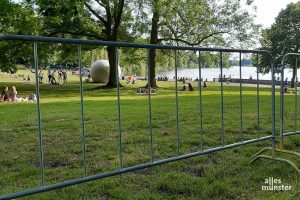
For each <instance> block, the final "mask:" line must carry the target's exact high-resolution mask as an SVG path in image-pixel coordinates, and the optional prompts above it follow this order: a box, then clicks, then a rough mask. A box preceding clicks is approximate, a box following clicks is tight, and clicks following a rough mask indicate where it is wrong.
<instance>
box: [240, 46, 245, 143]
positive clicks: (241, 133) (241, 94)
mask: <svg viewBox="0 0 300 200" xmlns="http://www.w3.org/2000/svg"><path fill="white" fill-rule="evenodd" d="M239 54H240V55H239V59H240V62H239V64H240V138H241V142H243V140H244V138H243V90H242V53H241V52H240V53H239Z"/></svg>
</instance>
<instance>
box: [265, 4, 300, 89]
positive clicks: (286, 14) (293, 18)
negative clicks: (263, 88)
mask: <svg viewBox="0 0 300 200" xmlns="http://www.w3.org/2000/svg"><path fill="white" fill-rule="evenodd" d="M260 43H261V46H262V49H264V50H267V51H269V52H270V53H271V54H272V55H273V56H274V58H275V67H279V64H280V62H281V59H282V56H284V55H285V54H286V53H298V52H299V51H300V49H299V47H300V2H297V3H290V4H288V6H287V7H286V8H285V9H283V10H281V12H280V13H279V14H278V16H277V17H276V20H275V23H274V24H273V25H272V26H271V28H268V29H265V30H263V31H262V39H261V40H260ZM293 62H294V60H288V63H289V64H291V65H293V66H295V65H294V63H293ZM262 63H263V64H266V63H268V61H266V60H265V59H264V58H262ZM266 66H267V65H266ZM269 69H270V67H266V68H264V70H265V71H268V70H269ZM295 72H296V69H295V68H294V70H293V80H292V83H294V79H295V74H296V73H295ZM292 86H293V85H292Z"/></svg>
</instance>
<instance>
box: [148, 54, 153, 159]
mask: <svg viewBox="0 0 300 200" xmlns="http://www.w3.org/2000/svg"><path fill="white" fill-rule="evenodd" d="M147 54H148V55H147V56H148V59H147V63H148V64H147V67H148V107H149V131H150V157H151V162H153V137H152V105H151V82H150V49H148V52H147Z"/></svg>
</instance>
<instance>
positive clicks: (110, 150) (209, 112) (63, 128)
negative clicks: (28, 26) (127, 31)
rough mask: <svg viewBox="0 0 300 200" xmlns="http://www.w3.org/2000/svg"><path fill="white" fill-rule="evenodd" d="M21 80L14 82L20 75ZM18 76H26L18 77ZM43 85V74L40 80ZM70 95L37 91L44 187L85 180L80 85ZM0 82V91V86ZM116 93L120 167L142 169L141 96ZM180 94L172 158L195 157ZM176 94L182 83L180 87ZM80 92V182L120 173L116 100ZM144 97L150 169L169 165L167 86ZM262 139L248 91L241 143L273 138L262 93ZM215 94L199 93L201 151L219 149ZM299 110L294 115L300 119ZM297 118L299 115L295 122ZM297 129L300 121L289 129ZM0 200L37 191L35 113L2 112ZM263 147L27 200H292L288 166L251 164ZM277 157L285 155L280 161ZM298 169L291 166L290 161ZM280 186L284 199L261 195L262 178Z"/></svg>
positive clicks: (252, 90) (231, 132)
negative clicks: (275, 180)
mask: <svg viewBox="0 0 300 200" xmlns="http://www.w3.org/2000/svg"><path fill="white" fill-rule="evenodd" d="M18 73H21V72H18ZM24 73H25V72H24ZM3 76H7V74H2V73H1V75H0V86H1V88H2V86H4V85H8V86H9V87H11V86H12V85H15V86H16V87H17V90H18V94H19V96H24V95H28V94H30V93H35V85H34V82H33V81H32V82H27V81H15V80H14V79H11V78H9V77H4V79H3ZM44 76H45V73H44ZM69 77H70V82H69V84H68V85H48V84H41V85H40V94H41V125H42V133H43V145H44V148H43V151H44V159H45V160H44V164H45V175H46V176H45V177H46V179H45V181H46V184H51V183H56V182H60V181H65V180H69V179H73V178H80V177H82V176H83V168H82V167H83V159H82V143H81V142H82V128H81V115H80V114H81V106H80V90H79V79H78V77H72V75H70V76H69ZM6 80H7V81H6ZM121 84H122V85H124V86H125V87H122V88H121V90H120V91H121V98H120V99H121V102H120V105H121V120H122V121H121V131H122V137H123V140H122V144H123V149H122V150H123V159H124V160H123V162H124V167H129V166H133V165H136V164H140V163H145V162H149V161H150V150H149V148H150V139H149V138H150V136H149V107H148V95H137V94H136V91H137V89H138V88H139V87H143V86H145V85H146V82H143V81H138V82H137V84H134V85H126V83H125V82H124V81H121ZM192 84H193V86H194V89H195V91H193V92H189V91H184V92H182V91H179V92H178V94H179V97H178V107H179V115H178V117H179V135H180V143H179V146H180V154H185V153H191V152H195V151H199V150H200V149H201V146H200V131H199V127H200V118H199V113H200V109H199V91H198V87H197V83H192ZM178 85H179V86H180V85H181V84H180V83H179V84H178ZM100 86H101V85H99V84H86V83H85V84H84V93H83V94H84V113H85V115H84V123H85V133H86V144H87V170H88V174H89V175H92V174H96V173H101V172H106V171H111V170H117V169H119V165H120V161H119V147H118V143H119V135H118V134H119V133H118V108H117V96H116V94H117V90H116V89H102V88H101V87H100ZM159 86H160V87H159V88H158V89H157V94H155V95H151V105H152V125H153V147H154V159H155V160H159V159H163V158H168V157H171V156H176V103H175V89H174V86H175V83H174V82H159ZM239 95H240V88H239V85H235V84H229V85H227V84H224V134H225V144H230V143H235V142H239V141H240V139H241V138H240V101H239V98H240V96H239ZM260 95H261V96H260V108H261V110H260V119H261V121H260V128H261V129H260V132H259V133H258V132H257V126H258V125H257V97H256V87H255V86H254V85H246V86H243V104H242V105H243V137H244V139H253V138H257V137H258V136H265V135H269V134H271V122H272V120H271V88H270V87H269V86H266V87H261V88H260ZM220 102H221V96H220V85H219V84H218V83H208V88H203V145H204V146H203V147H204V149H209V148H213V147H218V146H220V145H221V111H220V108H221V106H220ZM285 106H286V107H285V122H286V123H285V130H286V132H288V131H291V130H293V129H294V121H293V117H294V95H293V94H288V95H286V97H285ZM299 107H300V106H298V109H299ZM278 111H279V89H278V88H277V89H276V130H277V134H278V133H279V123H278V122H279V112H278ZM299 113H300V112H298V115H299ZM299 122H300V116H299V117H298V121H297V123H299ZM0 123H1V126H0V174H1V176H0V194H5V193H9V192H15V191H19V190H23V189H28V188H33V187H38V186H39V184H40V177H39V161H38V129H37V105H36V103H35V102H28V103H0ZM285 141H286V143H285V144H286V145H285V146H286V148H287V149H290V150H295V151H299V142H300V138H299V136H291V137H290V138H286V140H285ZM270 144H271V141H266V142H260V143H255V144H252V145H247V146H243V147H238V148H235V149H231V150H226V151H224V152H219V153H213V154H210V155H205V156H199V157H196V158H191V159H187V160H184V161H178V162H174V163H170V164H166V165H163V166H157V167H154V168H150V169H145V170H140V171H137V172H134V173H129V174H124V175H120V176H116V177H112V178H107V179H104V180H98V181H93V182H90V183H85V184H81V185H78V186H73V187H68V188H65V189H59V190H55V191H52V192H47V193H43V194H39V195H34V196H31V197H30V199H133V198H136V199H187V198H189V199H266V198H270V199H275V198H277V199H297V198H298V196H297V195H299V194H298V191H299V185H300V184H299V181H298V174H297V173H296V172H295V171H294V170H293V169H292V168H290V167H289V166H287V165H285V164H282V163H277V162H272V161H266V160H261V161H258V162H256V163H255V164H250V160H251V156H252V155H253V154H254V153H256V152H257V151H258V150H260V149H261V148H263V147H266V146H270ZM280 156H282V157H285V155H280ZM288 158H289V159H292V160H294V162H295V163H297V162H298V160H297V159H296V158H294V157H288ZM268 177H274V178H281V179H282V180H283V183H286V184H290V185H292V186H293V190H292V191H288V192H263V191H261V186H262V185H263V181H264V179H265V178H268Z"/></svg>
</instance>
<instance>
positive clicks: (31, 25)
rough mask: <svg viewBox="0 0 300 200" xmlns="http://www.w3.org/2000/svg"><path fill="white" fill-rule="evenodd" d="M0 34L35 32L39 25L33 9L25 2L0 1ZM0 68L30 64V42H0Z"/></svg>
mask: <svg viewBox="0 0 300 200" xmlns="http://www.w3.org/2000/svg"><path fill="white" fill-rule="evenodd" d="M0 16H1V17H0V34H19V35H32V34H37V32H38V30H39V29H40V27H41V24H40V22H39V20H38V18H37V17H36V16H35V14H34V11H33V9H32V8H31V7H30V6H28V5H27V4H19V3H14V2H12V1H10V0H2V1H1V2H0ZM0 55H1V56H0V69H1V70H2V71H7V72H8V71H11V70H12V69H14V71H15V70H16V64H25V65H30V64H31V63H32V62H33V50H32V44H31V43H26V42H20V41H5V42H4V41H2V42H1V43H0Z"/></svg>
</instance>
